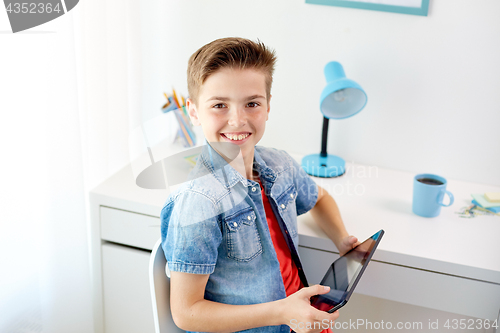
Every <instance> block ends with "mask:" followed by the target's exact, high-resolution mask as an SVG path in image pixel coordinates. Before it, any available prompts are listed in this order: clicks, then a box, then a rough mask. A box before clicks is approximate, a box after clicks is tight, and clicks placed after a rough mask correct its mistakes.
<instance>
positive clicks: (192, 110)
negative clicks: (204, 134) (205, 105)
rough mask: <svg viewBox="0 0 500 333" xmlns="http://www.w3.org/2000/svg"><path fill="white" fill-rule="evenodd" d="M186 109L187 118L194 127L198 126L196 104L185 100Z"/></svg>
mask: <svg viewBox="0 0 500 333" xmlns="http://www.w3.org/2000/svg"><path fill="white" fill-rule="evenodd" d="M186 107H187V109H188V114H189V118H191V122H192V123H193V125H194V126H200V125H201V123H200V119H199V118H198V110H196V104H194V102H193V101H192V100H191V99H190V98H188V99H187V100H186Z"/></svg>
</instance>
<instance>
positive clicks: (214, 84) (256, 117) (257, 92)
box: [187, 68, 269, 158]
mask: <svg viewBox="0 0 500 333" xmlns="http://www.w3.org/2000/svg"><path fill="white" fill-rule="evenodd" d="M187 107H188V110H189V115H190V116H191V120H192V122H193V124H194V125H195V126H199V125H201V127H202V129H203V133H204V134H205V137H206V139H207V141H208V142H230V143H233V144H236V145H238V146H239V148H240V149H241V152H242V154H243V157H244V158H245V157H246V156H250V157H252V158H253V150H254V147H255V145H256V144H257V143H258V142H259V141H260V139H261V138H262V136H263V135H264V130H265V127H266V121H267V119H268V115H269V102H268V100H267V99H266V81H265V75H264V74H263V73H262V72H260V71H257V70H253V69H243V70H241V69H231V68H222V69H220V70H218V71H217V72H215V73H214V74H212V75H210V76H209V77H208V78H207V79H206V80H205V83H204V84H203V85H202V86H201V89H200V93H199V95H198V103H197V105H195V104H194V103H193V102H192V101H191V100H190V99H188V100H187Z"/></svg>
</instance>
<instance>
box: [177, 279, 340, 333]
mask: <svg viewBox="0 0 500 333" xmlns="http://www.w3.org/2000/svg"><path fill="white" fill-rule="evenodd" d="M170 276H171V277H170V307H171V311H172V317H173V319H174V322H175V324H176V325H177V326H178V327H179V328H181V329H183V330H186V331H197V332H200V331H202V332H236V331H241V330H245V329H250V328H255V327H262V326H273V325H289V326H290V324H293V323H297V324H298V323H301V322H302V323H306V322H311V323H314V322H320V323H323V322H324V320H326V322H328V323H330V320H331V321H335V320H336V319H337V318H338V316H339V315H338V312H337V311H335V312H334V313H331V314H330V313H327V312H324V311H320V310H317V309H315V308H313V307H312V306H311V305H310V301H309V298H310V297H311V296H313V295H317V294H324V293H326V292H328V291H329V289H328V288H327V289H324V287H323V286H320V285H315V286H312V287H308V288H303V289H301V290H299V291H298V292H296V293H295V294H293V295H290V296H288V297H287V298H284V299H281V300H277V301H274V302H268V303H261V304H252V305H230V304H223V303H217V302H212V301H209V300H206V299H204V294H205V286H206V284H207V281H208V277H209V275H208V274H191V273H181V272H173V271H171V272H170ZM304 326H305V325H304ZM313 327H314V326H313ZM317 327H319V325H317ZM295 331H296V332H306V331H308V332H320V331H321V329H319V330H301V329H299V328H297V329H295Z"/></svg>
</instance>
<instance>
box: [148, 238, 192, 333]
mask: <svg viewBox="0 0 500 333" xmlns="http://www.w3.org/2000/svg"><path fill="white" fill-rule="evenodd" d="M166 264H167V260H166V259H165V254H164V253H163V249H162V247H161V239H159V240H158V241H157V242H156V245H155V246H154V248H153V252H151V258H150V259H149V285H150V288H151V300H152V302H153V317H154V321H155V331H156V333H171V332H184V331H182V330H181V329H179V328H178V327H177V326H176V325H175V323H174V321H173V319H172V314H171V312H170V279H169V278H168V277H167V274H166V273H165V265H166Z"/></svg>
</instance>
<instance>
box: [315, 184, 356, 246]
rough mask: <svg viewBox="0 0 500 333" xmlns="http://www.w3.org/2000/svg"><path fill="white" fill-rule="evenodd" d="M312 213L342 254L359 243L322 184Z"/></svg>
mask: <svg viewBox="0 0 500 333" xmlns="http://www.w3.org/2000/svg"><path fill="white" fill-rule="evenodd" d="M311 215H312V216H313V218H314V221H316V223H317V224H318V225H319V227H320V228H321V229H322V230H323V231H324V232H325V233H326V235H327V236H328V237H329V238H330V239H331V240H332V241H333V242H334V243H335V245H336V246H337V249H338V250H339V252H340V255H343V254H344V253H346V252H347V251H349V250H350V249H352V248H353V247H355V246H357V245H358V244H359V242H358V239H357V238H356V237H354V236H349V233H348V232H347V230H346V228H345V226H344V222H343V221H342V217H341V216H340V211H339V207H338V206H337V203H336V202H335V200H334V199H333V198H332V196H331V195H330V194H329V193H328V192H327V191H326V190H325V189H323V188H322V187H320V186H318V200H317V201H316V205H315V206H314V207H313V208H312V209H311Z"/></svg>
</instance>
